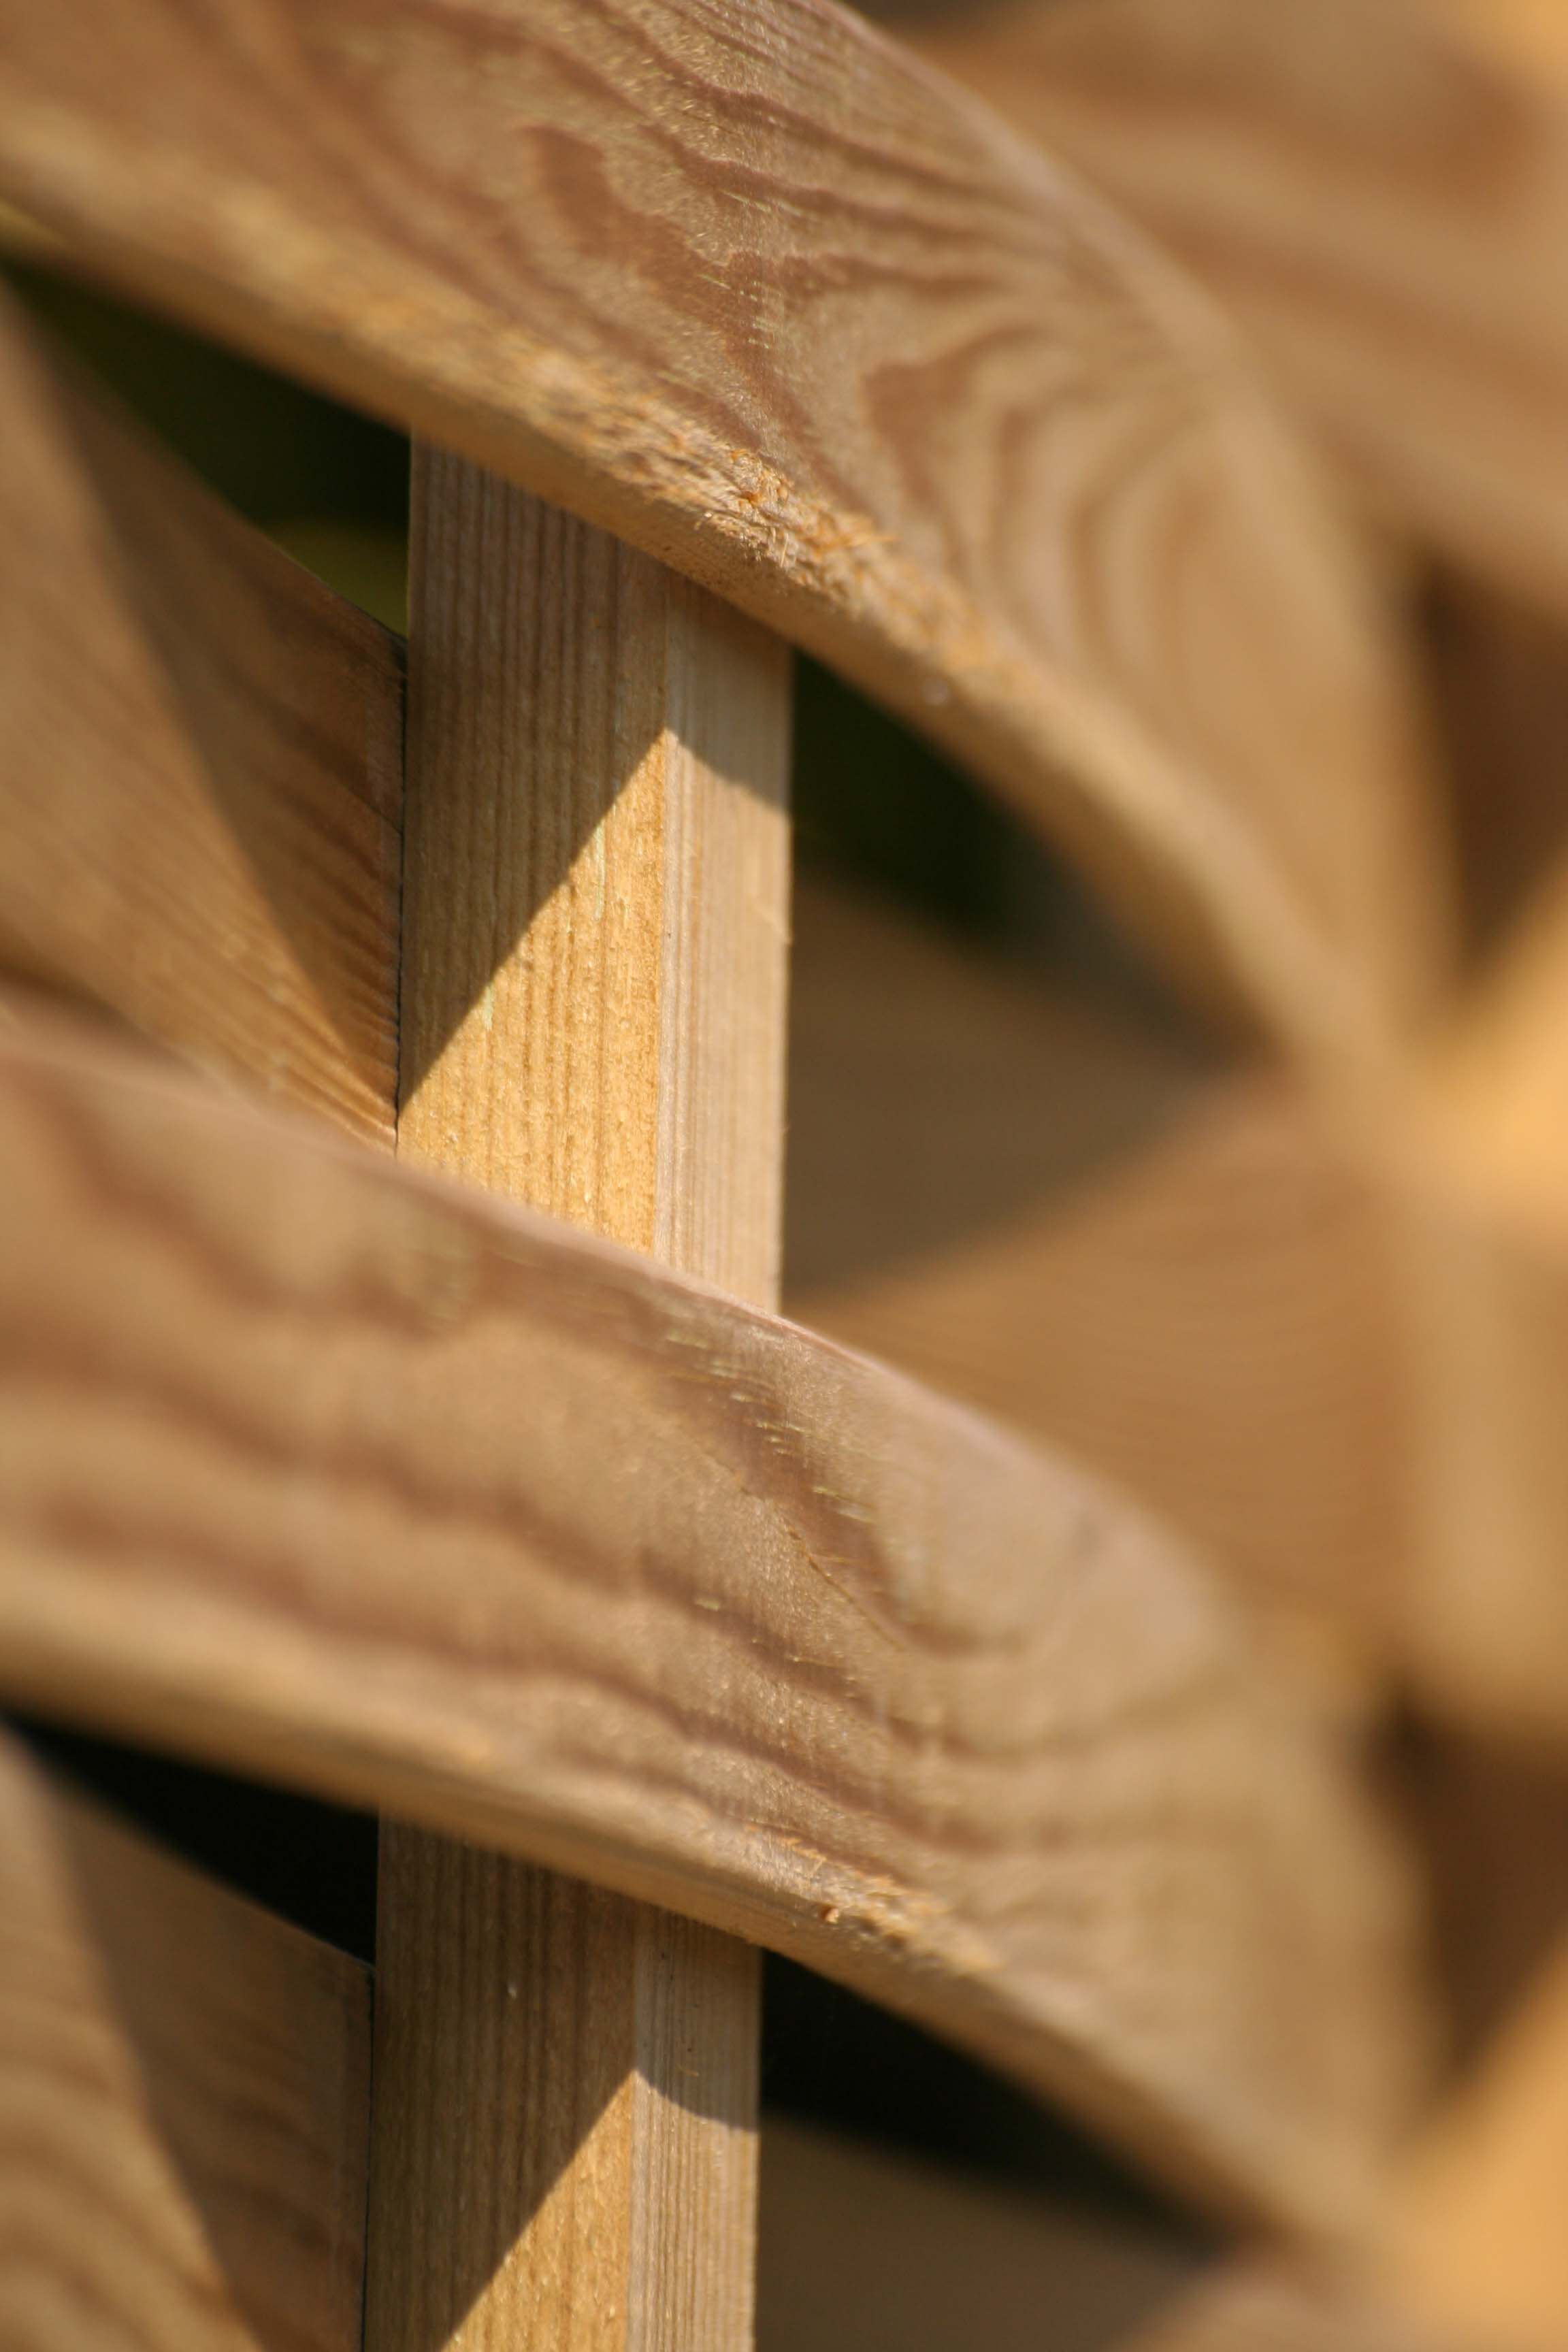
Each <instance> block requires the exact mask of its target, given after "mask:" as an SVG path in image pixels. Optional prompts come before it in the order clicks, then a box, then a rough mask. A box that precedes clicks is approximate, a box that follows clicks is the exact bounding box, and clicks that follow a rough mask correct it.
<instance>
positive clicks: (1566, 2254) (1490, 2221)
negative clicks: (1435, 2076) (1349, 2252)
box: [1386, 1943, 1568, 2352]
mask: <svg viewBox="0 0 1568 2352" xmlns="http://www.w3.org/2000/svg"><path fill="white" fill-rule="evenodd" d="M1564 2179H1568V1945H1563V1944H1561V1943H1560V1944H1559V1947H1558V1948H1557V1950H1556V1951H1555V1952H1554V1953H1553V1954H1552V1958H1550V1960H1549V1961H1548V1963H1547V1964H1546V1965H1545V1966H1544V1967H1543V1968H1542V1970H1541V1972H1540V1975H1539V1978H1538V1979H1537V1981H1536V1983H1535V1984H1534V1985H1533V1986H1532V1987H1531V1990H1530V1992H1529V1994H1528V1995H1527V1997H1526V1998H1525V1999H1524V2000H1522V2001H1521V2004H1520V2006H1519V2009H1518V2011H1516V2013H1515V2014H1514V2015H1513V2016H1512V2017H1511V2018H1510V2020H1509V2021H1507V2023H1506V2024H1505V2025H1504V2026H1503V2027H1502V2029H1501V2030H1500V2032H1499V2033H1498V2035H1497V2036H1496V2038H1495V2040H1494V2042H1493V2043H1492V2045H1491V2046H1490V2048H1489V2050H1488V2051H1486V2052H1485V2053H1483V2055H1482V2056H1481V2058H1480V2059H1479V2062H1478V2063H1477V2064H1476V2065H1475V2066H1474V2067H1473V2068H1472V2070H1471V2072H1470V2074H1469V2075H1468V2078H1467V2079H1466V2081H1465V2082H1464V2083H1463V2084H1461V2085H1460V2087H1459V2089H1458V2092H1457V2093H1456V2094H1455V2095H1453V2096H1452V2097H1451V2098H1450V2099H1449V2100H1448V2101H1447V2103H1446V2105H1445V2106H1444V2108H1443V2109H1442V2110H1441V2111H1440V2113H1439V2115H1438V2116H1437V2118H1436V2122H1435V2123H1434V2124H1433V2125H1432V2126H1429V2127H1428V2129H1427V2130H1426V2134H1425V2135H1424V2138H1423V2141H1422V2143H1421V2144H1420V2146H1419V2147H1418V2148H1417V2151H1416V2155H1415V2160H1414V2161H1413V2162H1412V2163H1411V2164H1410V2165H1409V2166H1408V2167H1407V2168H1406V2171H1405V2180H1404V2184H1403V2189H1402V2194H1401V2197H1400V2200H1399V2205H1398V2210H1397V2214H1396V2218H1395V2221H1394V2226H1393V2229H1392V2230H1391V2231H1390V2234H1389V2241H1388V2247H1387V2253H1386V2261H1387V2265H1388V2278H1389V2284H1390V2289H1391V2291H1392V2292H1394V2293H1396V2294H1398V2295H1399V2297H1400V2299H1401V2301H1402V2302H1403V2303H1404V2304H1405V2305H1406V2306H1407V2307H1408V2308H1410V2309H1411V2310H1412V2311H1414V2312H1415V2313H1418V2314H1420V2315H1423V2316H1425V2317H1426V2318H1427V2319H1429V2320H1430V2321H1431V2322H1432V2323H1433V2324H1434V2325H1438V2324H1442V2323H1447V2324H1449V2325H1451V2326H1455V2327H1464V2328H1467V2329H1468V2330H1470V2331H1472V2332H1474V2333H1475V2334H1476V2335H1477V2336H1482V2335H1485V2334H1489V2335H1490V2336H1493V2337H1495V2339H1496V2341H1497V2342H1498V2343H1500V2344H1506V2345H1516V2346H1522V2347H1535V2348H1536V2352H1555V2347H1558V2346H1560V2345H1561V2344H1562V2343H1563V2340H1564V2338H1565V2337H1568V2241H1565V2239H1564V2236H1563V2181H1564Z"/></svg>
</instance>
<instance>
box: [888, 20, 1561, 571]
mask: <svg viewBox="0 0 1568 2352" xmlns="http://www.w3.org/2000/svg"><path fill="white" fill-rule="evenodd" d="M1505 14H1506V12H1505V11H1504V9H1503V8H1502V7H1501V6H1500V5H1499V0H1476V5H1474V6H1471V7H1458V6H1449V5H1444V0H1314V5H1312V6H1311V7H1310V8H1269V9H1267V10H1260V9H1258V7H1257V6H1255V5H1253V0H1078V5H1068V6H1061V5H1057V0H1014V5H1010V6H1002V7H996V8H993V9H990V10H987V11H984V12H975V13H974V14H973V16H972V15H970V14H968V13H965V15H964V16H963V18H962V20H960V19H959V18H957V17H956V16H954V17H953V18H952V20H951V21H948V22H942V21H938V22H937V23H935V24H932V25H931V26H921V25H919V24H913V25H911V26H910V28H909V30H910V37H912V38H913V39H915V40H917V41H918V42H919V43H920V45H921V47H922V48H923V49H924V50H925V52H926V54H927V55H928V56H929V57H930V58H931V59H932V60H933V61H934V62H935V63H937V64H939V65H941V66H942V68H945V69H946V70H947V71H948V72H951V73H952V74H954V75H957V76H959V77H960V78H962V79H964V80H965V81H967V82H968V83H969V84H970V85H971V86H972V87H973V89H976V90H978V91H980V92H981V93H982V94H983V95H984V97H986V98H987V99H989V100H991V101H992V102H993V103H994V104H995V105H996V106H998V107H999V108H1000V109H1001V110H1002V111H1003V112H1004V113H1005V115H1007V116H1008V118H1009V119H1010V120H1011V121H1012V122H1013V123H1014V124H1015V125H1016V126H1017V127H1018V128H1020V129H1021V130H1023V131H1025V133H1026V135H1027V136H1030V137H1033V138H1037V139H1040V140H1042V141H1045V142H1049V143H1050V144H1052V145H1053V146H1055V147H1057V148H1058V149H1059V151H1060V152H1062V153H1063V154H1065V155H1067V156H1068V157H1070V158H1071V159H1072V161H1073V162H1074V163H1078V164H1079V165H1080V166H1081V167H1082V168H1083V170H1084V171H1085V172H1086V173H1089V175H1090V176H1091V177H1092V178H1093V179H1094V180H1095V182H1096V183H1097V184H1099V185H1100V186H1101V187H1103V188H1105V189H1106V190H1107V191H1108V192H1109V193H1110V194H1113V195H1114V196H1115V197H1116V198H1117V199H1118V201H1119V202H1121V203H1122V204H1125V205H1126V206H1127V207H1128V209H1129V211H1130V212H1131V213H1132V214H1133V215H1134V216H1135V217H1137V218H1139V219H1140V220H1142V221H1143V222H1145V223H1147V224H1148V226H1150V227H1152V229H1154V230H1156V231H1157V232H1158V234H1159V235H1160V236H1162V237H1163V239H1165V240H1166V241H1167V242H1168V244H1169V245H1170V247H1172V249H1173V251H1175V252H1176V253H1178V254H1180V255H1181V256H1182V257H1183V258H1184V260H1185V261H1186V262H1187V263H1189V264H1190V266H1191V267H1192V268H1194V270H1195V271H1196V272H1198V273H1199V274H1200V275H1201V276H1202V277H1203V278H1204V279H1205V283H1206V284H1207V285H1208V286H1209V287H1210V288H1212V289H1214V291H1215V292H1216V293H1217V294H1219V295H1220V296H1221V297H1222V298H1223V299H1224V300H1225V301H1226V304H1227V306H1228V307H1230V308H1231V309H1232V310H1234V311H1235V312H1236V314H1237V317H1238V318H1240V319H1241V320H1243V322H1244V323H1245V325H1246V326H1247V328H1248V329H1249V330H1250V331H1251V332H1252V333H1254V334H1255V335H1257V336H1258V340H1259V341H1260V343H1261V344H1262V345H1263V346H1264V348H1265V349H1266V351H1267V352H1268V356H1269V358H1270V360H1271V361H1272V362H1273V364H1274V367H1275V370H1276V372H1277V373H1278V374H1279V378H1280V380H1281V382H1282V383H1283V384H1284V385H1285V386H1286V388H1287V389H1288V390H1289V392H1291V393H1292V394H1295V395H1296V396H1297V397H1298V398H1299V399H1300V401H1301V402H1302V403H1303V404H1305V405H1306V406H1307V407H1309V408H1310V412H1311V413H1312V415H1314V416H1315V417H1316V418H1317V419H1318V420H1319V421H1320V422H1321V424H1322V425H1324V426H1326V427H1327V428H1328V430H1329V432H1330V433H1331V435H1332V436H1333V437H1334V439H1335V440H1336V442H1337V443H1338V445H1339V446H1340V447H1341V448H1342V450H1343V451H1344V452H1345V453H1346V454H1347V455H1348V456H1349V457H1351V458H1352V461H1353V462H1354V464H1355V465H1356V467H1358V469H1359V471H1360V473H1361V475H1362V477H1363V479H1364V481H1365V482H1366V484H1367V485H1368V486H1369V487H1370V488H1371V489H1372V490H1373V494H1374V496H1375V497H1376V499H1377V500H1378V502H1379V503H1380V504H1381V505H1382V506H1383V507H1384V509H1387V510H1388V511H1390V512H1391V513H1392V514H1394V516H1396V517H1397V518H1398V519H1399V520H1401V521H1402V522H1403V523H1404V524H1405V525H1406V526H1407V527H1409V528H1411V529H1413V530H1415V531H1416V532H1417V533H1419V534H1420V535H1421V536H1422V537H1423V538H1424V539H1426V540H1427V541H1430V542H1431V543H1433V544H1435V545H1437V546H1440V547H1442V548H1444V549H1446V550H1447V552H1448V553H1449V554H1450V555H1453V556H1455V557H1457V558H1458V559H1459V560H1460V561H1461V562H1465V563H1468V564H1473V565H1476V566H1479V568H1480V569H1481V570H1483V571H1485V572H1489V574H1490V575H1491V576H1492V577H1493V578H1494V579H1495V580H1497V581H1499V582H1500V583H1503V584H1505V585H1511V586H1513V587H1515V588H1517V589H1519V590H1521V591H1523V592H1524V593H1527V594H1529V595H1531V596H1533V597H1535V598H1537V599H1539V600H1541V601H1542V602H1543V603H1546V604H1551V605H1552V607H1554V608H1555V610H1556V611H1558V612H1559V613H1568V454H1565V450H1564V442H1563V431H1562V417H1563V408H1564V404H1568V308H1565V306H1564V303H1563V299H1562V298H1563V252H1564V249H1565V243H1568V80H1564V79H1563V76H1562V75H1561V74H1558V75H1555V76H1554V75H1552V73H1550V72H1549V71H1544V70H1542V68H1541V65H1540V62H1539V61H1531V59H1530V58H1528V56H1527V52H1526V45H1525V43H1524V42H1523V41H1522V40H1521V39H1520V38H1518V37H1508V36H1507V35H1506V34H1505V33H1504V31H1503V21H1504V17H1505ZM1558 14H1559V12H1557V11H1554V10H1552V9H1550V8H1546V9H1542V12H1541V22H1542V26H1546V25H1547V24H1548V23H1550V22H1551V21H1552V19H1553V18H1554V17H1555V16H1558ZM1467 19H1468V21H1467ZM1550 38H1552V40H1553V41H1554V42H1555V44H1556V47H1557V49H1558V52H1559V55H1561V53H1562V49H1563V42H1562V37H1561V34H1560V33H1553V34H1552V35H1551V36H1550Z"/></svg>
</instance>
